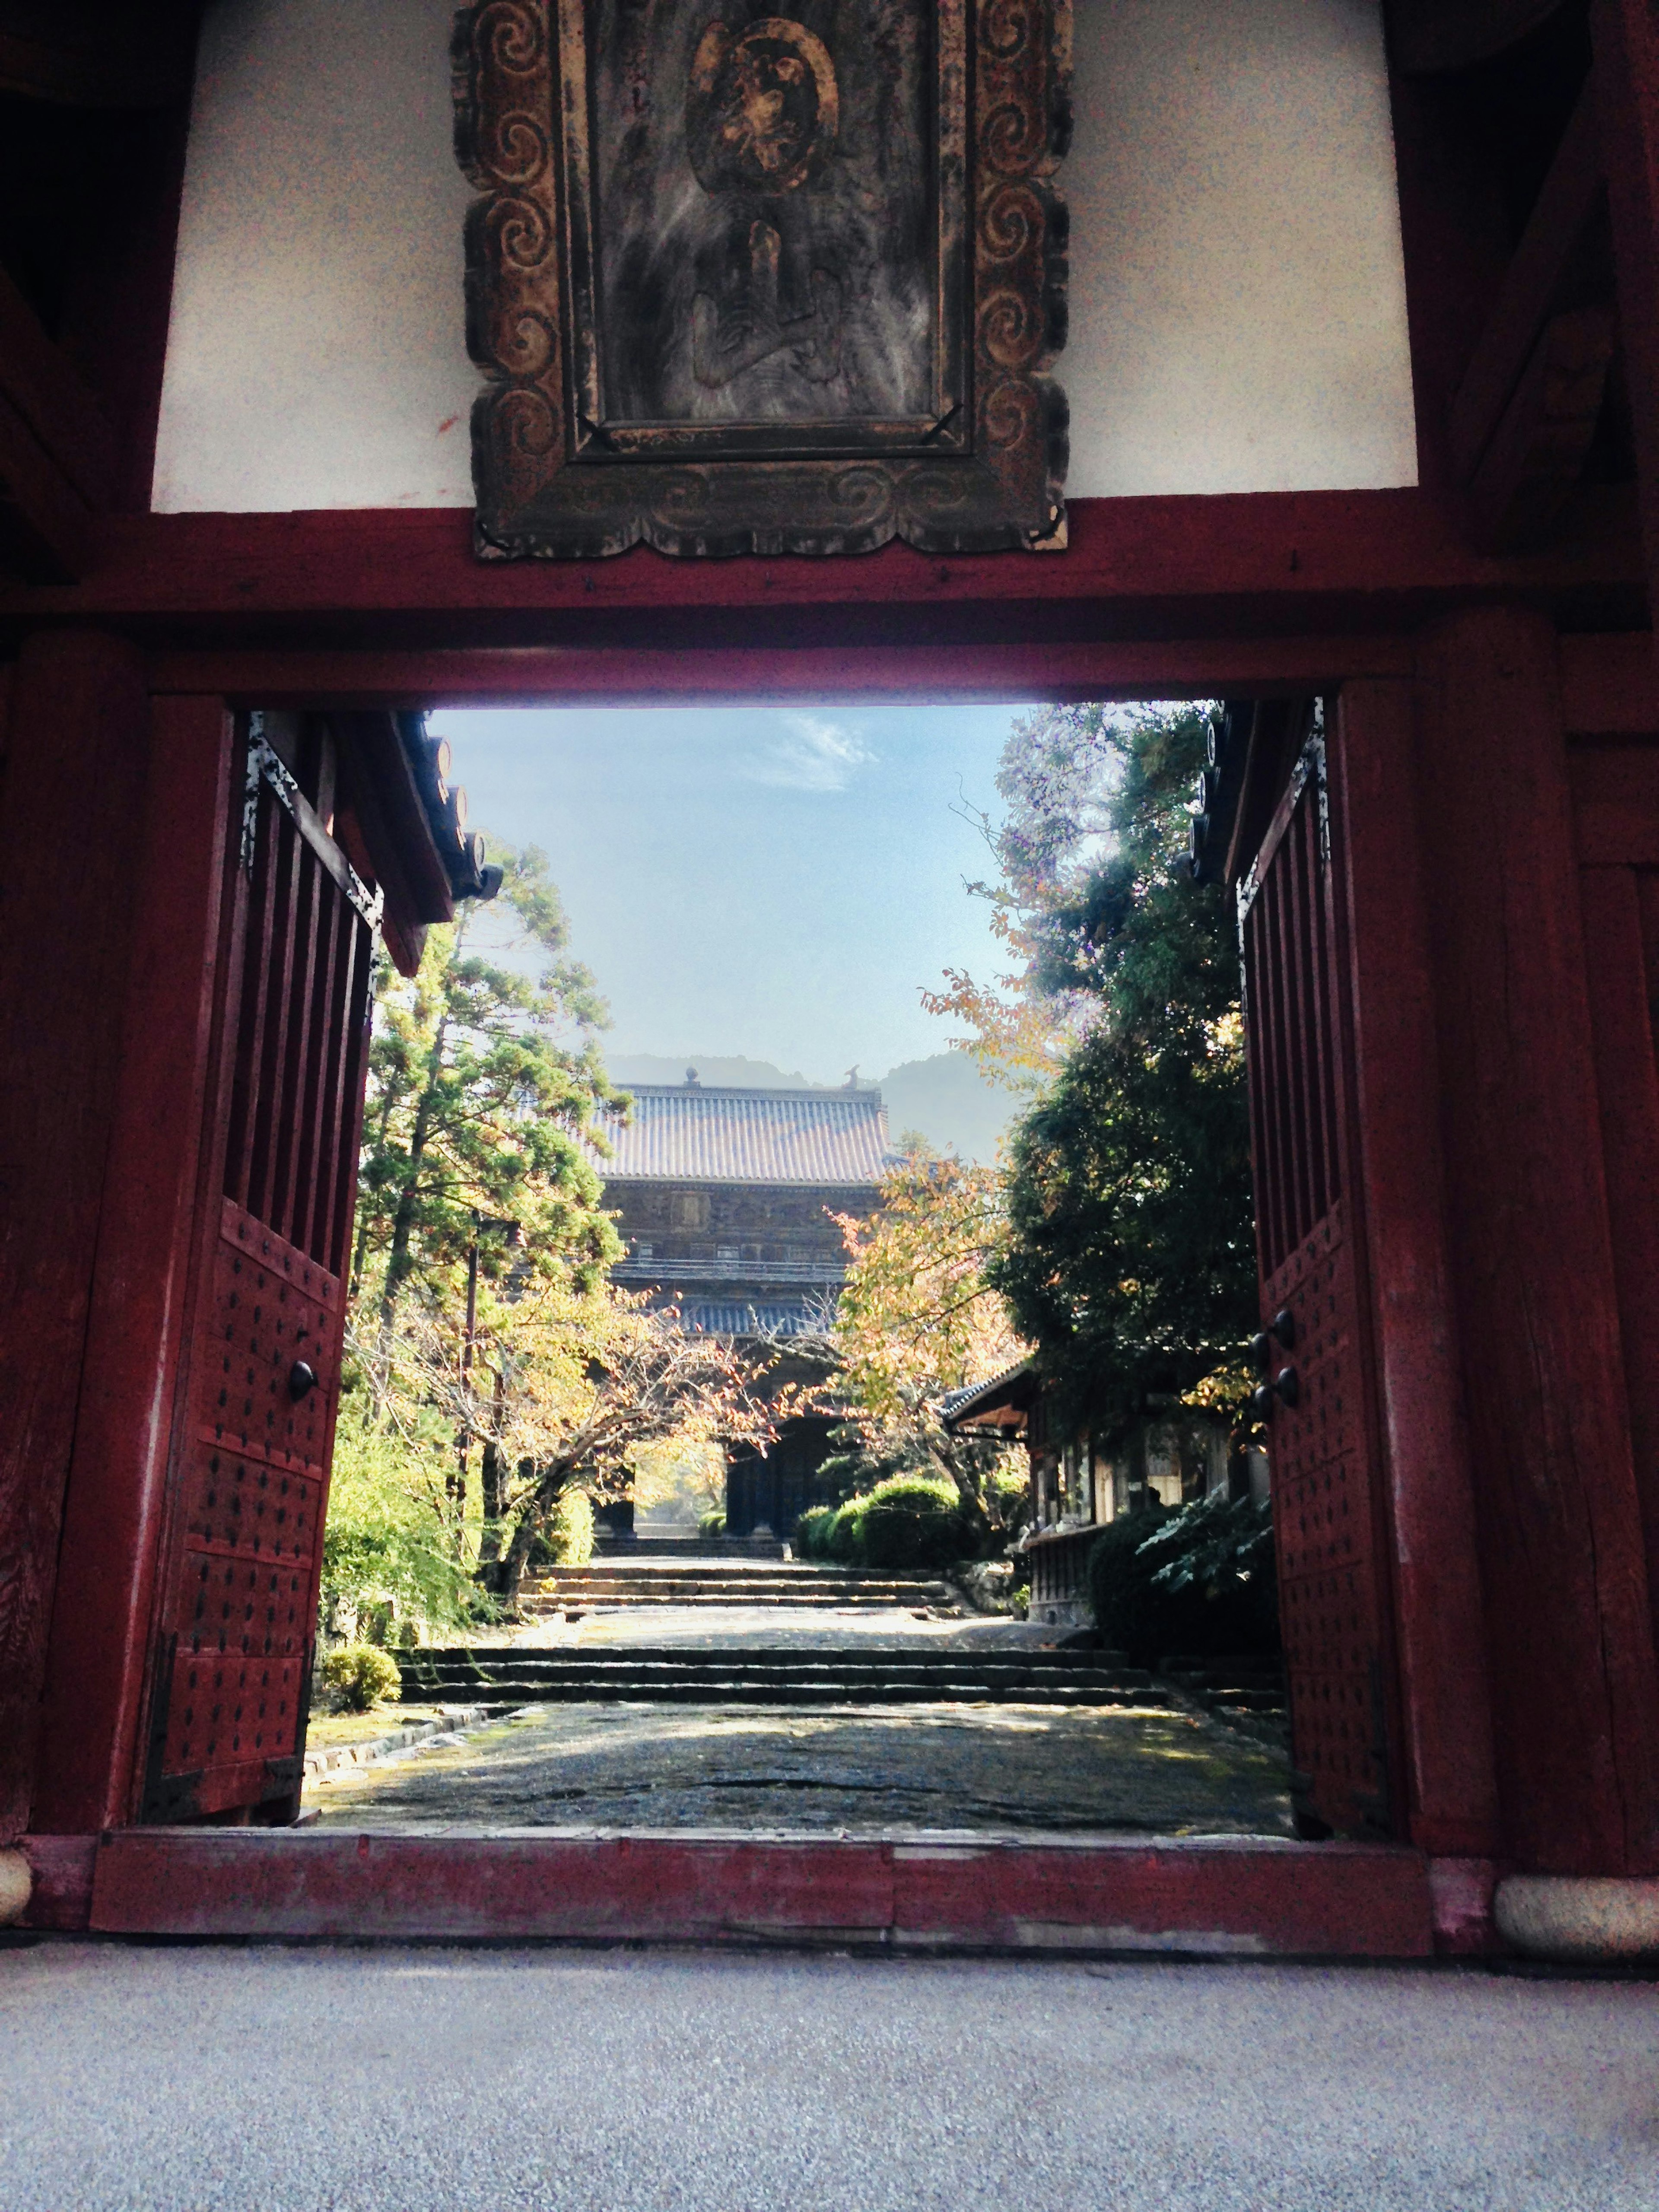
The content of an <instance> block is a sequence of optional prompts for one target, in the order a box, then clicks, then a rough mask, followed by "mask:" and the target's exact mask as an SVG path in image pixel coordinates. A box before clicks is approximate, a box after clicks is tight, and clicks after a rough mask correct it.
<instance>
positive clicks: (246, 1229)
mask: <svg viewBox="0 0 1659 2212" xmlns="http://www.w3.org/2000/svg"><path fill="white" fill-rule="evenodd" d="M248 761H249V767H248V780H247V786H246V815H245V820H244V826H243V836H242V841H241V850H240V854H239V855H237V856H236V857H235V859H234V863H233V865H234V870H235V879H234V883H233V884H232V887H231V896H230V897H229V899H228V901H227V902H226V906H227V913H228V924H227V930H226V940H225V949H224V958H223V961H222V969H223V973H224V979H225V980H224V986H223V994H222V1003H221V1007H220V1013H219V1019H218V1022H217V1025H216V1036H217V1039H218V1048H217V1065H218V1075H217V1081H216V1100H217V1106H216V1125H215V1135H216V1141H215V1143H214V1146H213V1147H212V1149H211V1154H210V1158H211V1167H210V1174H211V1176H212V1179H213V1183H214V1185H215V1186H216V1188H210V1190H209V1191H208V1192H206V1193H204V1211H205V1213H206V1216H207V1222H208V1230H207V1234H206V1236H205V1237H204V1249H203V1253H202V1257H201V1261H200V1262H199V1265H198V1268H197V1282H196V1288H195V1304H194V1317H193V1321H192V1323H191V1340H190V1349H189V1354H188V1362H187V1367H186V1373H185V1386H184V1389H183V1392H182V1394H181V1397H180V1401H179V1405H180V1411H179V1419H178V1423H177V1427H176V1430H175V1434H174V1438H173V1460H172V1478H171V1480H172V1517H171V1528H170V1534H169V1537H168V1540H167V1545H166V1548H165V1551H164V1554H163V1559H164V1565H163V1573H162V1580H161V1592H160V1599H159V1604H158V1608H157V1611H158V1620H157V1637H156V1649H155V1666H154V1676H153V1686H152V1692H151V1702H150V1727H149V1765H148V1772H147V1775H146V1780H145V1788H144V1797H143V1808H142V1814H143V1818H145V1819H147V1820H186V1819H198V1818H204V1817H208V1816H212V1815H223V1814H228V1813H234V1812H237V1811H238V1810H240V1808H250V1809H252V1808H267V1814H266V1815H265V1816H266V1817H269V1815H270V1812H272V1811H276V1812H280V1811H281V1810H282V1809H283V1808H284V1807H285V1806H286V1805H287V1804H288V1803H289V1802H291V1801H292V1799H293V1798H294V1796H295V1795H296V1793H297V1791H298V1789H299V1785H300V1776H301V1762H302V1758H303V1750H304V1737H305V1725H306V1717H307V1691H308V1686H309V1682H310V1678H311V1663H312V1650H313V1638H314V1632H315V1623H316V1612H317V1593H318V1583H319V1576H320V1573H321V1567H322V1531H323V1521H324V1514H325V1508H326V1504H327V1492H328V1467H329V1460H330V1455H331V1450H332V1446H333V1434H334V1420H335V1414H336V1412H337V1405H338V1396H339V1380H340V1354H341V1346H342V1341H343V1333H344V1327H345V1288H344V1283H343V1267H344V1255H345V1250H346V1244H347V1239H348V1237H349V1226H350V1218H351V1205H352V1199H353V1194H354V1192H355V1188H356V1151H357V1140H358V1132H359V1125H360V1120H361V1115H362V1088H363V1077H364V1069H365V1065H366V1061H365V1044H366V1027H367V1018H368V981H369V970H370V963H371V954H372V950H373V930H374V916H375V912H376V908H375V906H374V902H373V901H372V900H371V898H370V896H369V895H368V893H367V892H366V891H365V890H364V889H363V886H362V884H361V883H359V882H358V881H357V879H356V878H355V877H354V875H353V874H352V872H351V870H350V868H349V865H348V864H347V862H346V860H345V859H344V856H343V854H341V853H340V852H339V849H338V848H337V847H336V846H335V845H334V843H333V841H332V839H331V837H330V836H328V833H327V831H326V829H325V826H324V824H323V823H321V822H320V821H319V819H318V817H317V816H316V815H315V813H314V811H313V810H312V808H311V807H310V805H309V804H308V802H307V799H306V798H305V796H304V793H302V792H301V790H300V789H299V788H298V787H297V785H296V784H295V780H294V778H293V777H292V775H289V772H288V771H287V770H286V769H284V768H283V763H281V762H280V761H279V760H278V759H276V756H275V755H274V754H273V753H271V752H270V750H269V748H267V747H266V746H265V745H264V743H263V740H262V738H261V737H260V735H259V732H258V718H257V717H256V718H255V720H254V726H253V728H252V731H251V732H250V739H249V756H248Z"/></svg>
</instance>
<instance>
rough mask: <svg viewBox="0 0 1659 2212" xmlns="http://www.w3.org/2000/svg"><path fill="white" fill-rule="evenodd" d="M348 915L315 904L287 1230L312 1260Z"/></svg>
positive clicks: (337, 901)
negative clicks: (334, 1014)
mask: <svg viewBox="0 0 1659 2212" xmlns="http://www.w3.org/2000/svg"><path fill="white" fill-rule="evenodd" d="M330 888H332V887H330ZM352 918H353V917H352V915H351V909H350V908H349V906H348V905H347V904H346V902H345V901H344V900H343V898H341V897H339V896H337V895H336V896H332V897H325V898H324V899H322V900H321V901H320V902H319V917H318V926H317V945H316V955H315V959H314V962H313V969H312V979H311V990H310V994H309V996H310V1012H309V1014H308V1016H307V1030H308V1033H309V1038H310V1049H309V1051H308V1052H307V1061H306V1073H305V1085H304V1088H303V1090H302V1091H301V1097H300V1102H299V1109H298V1115H297V1120H298V1122H299V1134H298V1138H297V1142H296V1149H295V1165H294V1204H293V1207H292V1209H291V1226H290V1228H289V1230H288V1231H286V1232H285V1233H286V1234H287V1235H288V1237H289V1240H290V1242H291V1243H295V1244H297V1245H298V1246H299V1247H300V1249H301V1251H305V1252H309V1253H310V1254H311V1255H312V1256H313V1258H317V1257H319V1256H320V1255H319V1253H318V1251H317V1248H316V1244H315V1241H314V1239H315V1227H316V1222H317V1182H318V1176H319V1170H320V1168H321V1164H322V1143H323V1116H324V1115H325V1111H326V1106H327V1091H328V1073H329V1068H330V1066H331V1065H332V1064H334V1063H336V1062H337V1060H338V1059H339V1053H338V1050H337V1047H336V1045H335V1042H334V1036H333V1030H332V1009H333V1006H334V1000H335V992H336V986H337V975H336V970H337V967H338V964H339V960H340V954H341V939H342V937H343V933H344V928H345V925H346V923H347V922H348V921H350V920H351V919H352Z"/></svg>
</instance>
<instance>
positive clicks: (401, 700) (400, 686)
mask: <svg viewBox="0 0 1659 2212" xmlns="http://www.w3.org/2000/svg"><path fill="white" fill-rule="evenodd" d="M1412 658H1413V646H1412V641H1411V640H1410V638H1409V637H1403V636H1400V635H1392V636H1391V635H1379V636H1367V635H1362V636H1358V637H1355V636H1347V635H1343V636H1336V637H1330V636H1319V635H1315V636H1297V637H1289V638H1234V639H1228V640H1225V641H1224V640H1219V639H1213V638H1174V639H1170V640H1166V641H1162V642H1159V643H1156V644H1149V643H1146V642H1145V641H1138V640H1132V641H1112V642H1107V643H1103V644H1097V645H1088V644H1077V645H1033V644H1024V643H1021V642H1020V641H1018V640H1011V641H1008V642H1006V643H999V644H988V645H971V644H957V645H949V646H945V645H917V646H892V645H847V646H840V647H801V648H798V649H795V650H790V649H789V648H787V647H775V646H774V647H764V646H756V647H745V646H725V647H695V646H687V647H683V648H682V649H680V650H678V651H675V652H663V651H661V650H659V649H657V648H654V647H651V646H648V645H647V646H638V647H629V646H627V645H617V646H612V647H599V648H595V649H585V648H583V647H573V646H557V645H549V646H544V647H520V648H518V649H516V650H513V651H509V652H499V651H492V650H490V649H489V648H488V647H475V648H471V649H467V648H465V647H459V648H457V649H455V650H453V651H450V652H432V651H425V650H422V648H420V647H407V648H402V649H391V650H388V649H380V650H377V651H372V652H363V653H352V652H343V651H341V652H329V651H317V650H314V649H309V648H305V647H300V648H297V649H293V650H288V649H284V648H283V647H275V646H268V647H251V648H226V649H224V650H222V651H217V652H215V651H206V652H197V653H161V654H159V655H158V656H157V657H156V659H155V661H154V663H153V664H152V675H153V680H154V682H155V686H156V688H157V690H161V691H167V692H175V693H179V694H188V693H197V694H200V693H206V694H208V695H210V696H214V697H223V698H227V699H228V700H230V701H231V702H233V703H234V704H236V705H239V706H252V705H258V706H260V707H264V708H279V707H295V708H357V707H411V708H419V707H439V706H444V707H475V706H476V707H485V706H490V705H504V706H512V705H521V706H522V705H532V704H549V705H552V704H557V705H560V706H566V707H578V706H601V707H602V706H606V705H617V704H621V703H623V702H627V703H629V704H633V705H639V706H653V705H658V706H671V705H687V704H696V705H699V706H712V705H720V704H723V703H726V702H731V703H732V704H749V705H763V704H765V703H767V702H770V701H774V700H777V701H789V700H796V699H803V698H805V699H824V698H834V699H844V700H854V699H859V700H868V701H877V700H894V701H907V700H908V701H915V700H918V699H926V700H930V701H933V702H937V703H939V704H941V705H949V704H951V702H982V703H985V702H994V701H998V700H1004V699H1006V700H1010V701H1013V702H1020V701H1024V700H1028V699H1059V700H1063V699H1115V698H1122V699H1147V698H1159V699H1178V698H1200V699H1210V698H1218V697H1231V696H1234V695H1236V694H1246V695H1248V696H1251V697H1261V696H1267V695H1268V694H1272V693H1276V692H1283V693H1285V694H1286V695H1288V696H1303V695H1304V694H1305V693H1307V692H1308V691H1309V690H1321V689H1323V688H1325V687H1327V686H1328V685H1330V684H1336V683H1339V682H1340V681H1343V680H1345V679H1346V678H1352V677H1354V676H1357V675H1360V676H1378V677H1381V676H1401V675H1404V674H1406V673H1407V671H1409V669H1410V667H1411V665H1412Z"/></svg>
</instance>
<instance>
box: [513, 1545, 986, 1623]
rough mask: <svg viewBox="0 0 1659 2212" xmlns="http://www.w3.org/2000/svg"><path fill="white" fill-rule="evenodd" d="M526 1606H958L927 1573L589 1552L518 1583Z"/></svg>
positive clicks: (551, 1609) (534, 1609)
mask: <svg viewBox="0 0 1659 2212" xmlns="http://www.w3.org/2000/svg"><path fill="white" fill-rule="evenodd" d="M523 1605H524V1609H525V1611H526V1613H556V1612H562V1611H563V1610H565V1609H567V1608H568V1607H576V1608H577V1609H578V1610H580V1611H591V1610H592V1609H594V1608H596V1607H602V1606H603V1607H609V1606H624V1605H625V1606H635V1605H763V1606H791V1607H794V1606H811V1607H819V1608H826V1609H827V1608H829V1607H847V1606H856V1607H859V1608H860V1611H868V1610H874V1609H880V1610H883V1611H891V1610H892V1609H893V1608H894V1607H908V1608H909V1609H911V1610H916V1609H919V1608H921V1607H929V1606H948V1607H953V1608H954V1607H958V1606H959V1605H960V1600H959V1599H958V1598H957V1594H956V1592H955V1591H954V1590H953V1589H951V1586H950V1584H949V1583H943V1582H940V1581H939V1580H938V1579H937V1578H936V1577H933V1576H932V1575H922V1574H903V1573H899V1572H896V1571H895V1572H893V1573H890V1574H861V1573H854V1571H851V1570H850V1569H842V1568H836V1567H808V1566H799V1565H786V1564H784V1563H782V1562H781V1561H779V1562H774V1561H771V1560H766V1559H755V1560H748V1559H724V1558H718V1559H709V1558H699V1559H692V1560H685V1561H680V1560H673V1559H661V1558H649V1557H647V1558H646V1559H615V1558H611V1559H591V1560H589V1562H588V1564H587V1565H586V1566H585V1567H550V1568H548V1569H547V1570H546V1571H545V1572H544V1573H543V1574H541V1575H538V1577H536V1578H535V1579H534V1580H533V1581H532V1582H527V1583H526V1584H525V1587H524V1594H523Z"/></svg>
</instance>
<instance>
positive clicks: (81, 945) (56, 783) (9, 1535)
mask: <svg viewBox="0 0 1659 2212" xmlns="http://www.w3.org/2000/svg"><path fill="white" fill-rule="evenodd" d="M12 716H13V720H12V740H11V746H10V750H9V756H8V759H7V763H6V781H5V785H4V792H3V812H0V1067H3V1068H4V1070H5V1080H4V1082H3V1083H0V1313H3V1314H5V1315H6V1316H9V1323H8V1326H7V1327H6V1328H5V1329H4V1330H3V1331H0V1590H3V1592H4V1594H5V1595H4V1603H3V1605H0V1842H5V1841H8V1840H9V1839H10V1838H11V1837H12V1836H14V1835H15V1833H16V1832H18V1830H19V1829H20V1828H21V1827H22V1826H24V1825H25V1824H26V1820H27V1809H28V1803H29V1790H30V1779H31V1776H32V1774H33V1765H34V1747H35V1741H36V1732H37V1729H38V1726H39V1721H40V1690H41V1682H42V1678H43V1674H44V1670H45V1666H46V1633H47V1626H48V1623H49V1620H50V1617H51V1607H52V1588H53V1581H54V1577H55V1574H56V1570H57V1559H58V1534H59V1528H60V1520H61V1515H62V1512H63V1505H64V1483H65V1480H66V1478H67V1476H68V1473H69V1466H70V1450H71V1447H72V1443H73V1438H74V1427H75V1413H76V1400H77V1397H78V1395H79V1390H80V1380H81V1362H82V1352H83V1349H84V1345H85V1339H86V1328H87V1317H88V1305H89V1301H90V1297H91V1291H92V1279H93V1266H94V1254H95V1251H96V1244H97V1237H98V1228H99V1220H100V1207H101V1204H102V1200H103V1189H104V1170H105V1160H106V1153H107V1151H108V1146H109V1139H110V1130H111V1124H112V1118H113V1115H114V1110H115V1101H116V1094H117V1079H118V1049H119V1040H120V1031H121V1012H122V993H123V986H124V981H125V975H126V969H127V957H128V951H129V947H130V945H131V896H132V879H133V873H134V868H135V862H136V857H137V838H136V837H135V836H134V834H133V829H134V824H135V823H136V822H137V821H138V820H139V818H140V817H141V813H142V809H143V793H144V782H145V769H146V748H147V741H148V731H149V708H148V701H147V699H146V696H145V693H144V688H143V668H142V664H141V663H140V662H139V660H138V659H137V655H136V654H135V653H134V652H133V651H132V649H131V647H130V646H127V645H125V643H122V642H120V641H117V640H114V639H111V638H105V637H99V636H81V637H64V638H40V639H39V640H37V641H34V642H33V643H32V644H31V645H30V646H29V647H27V650H26V651H25V653H24V654H23V657H22V659H21V663H20V665H19V667H18V670H17V676H16V685H15V694H14V699H13V708H12ZM47 824H50V825H52V832H53V833H54V834H43V825H47ZM66 855H68V856H70V860H69V864H68V865H66Z"/></svg>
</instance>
